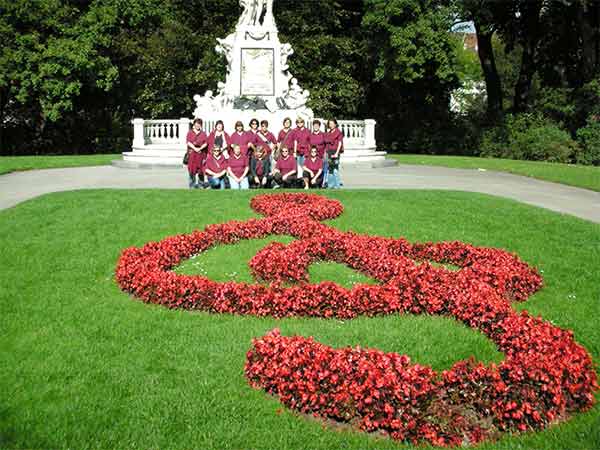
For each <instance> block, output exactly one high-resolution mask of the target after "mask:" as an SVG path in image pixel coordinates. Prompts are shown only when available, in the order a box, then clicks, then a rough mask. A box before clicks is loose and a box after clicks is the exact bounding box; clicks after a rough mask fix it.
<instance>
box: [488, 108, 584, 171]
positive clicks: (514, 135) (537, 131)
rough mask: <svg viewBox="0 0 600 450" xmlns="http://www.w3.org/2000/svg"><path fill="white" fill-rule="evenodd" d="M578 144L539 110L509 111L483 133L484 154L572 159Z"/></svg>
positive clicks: (564, 160)
mask: <svg viewBox="0 0 600 450" xmlns="http://www.w3.org/2000/svg"><path fill="white" fill-rule="evenodd" d="M577 150H578V146H577V143H576V142H575V141H573V139H572V138H571V136H570V134H569V133H568V132H567V131H565V130H563V129H561V128H560V127H559V126H558V125H556V124H554V123H553V122H551V121H549V120H548V119H546V118H544V117H543V116H541V115H539V114H527V113H524V114H517V115H508V116H507V117H506V120H505V122H504V123H502V124H501V125H499V126H497V127H494V128H492V129H490V130H488V131H486V132H485V133H484V136H483V139H482V144H481V156H486V157H490V156H493V157H500V158H510V159H523V160H531V161H548V162H562V163H565V162H569V161H570V159H571V157H572V156H573V155H574V154H575V153H576V152H577Z"/></svg>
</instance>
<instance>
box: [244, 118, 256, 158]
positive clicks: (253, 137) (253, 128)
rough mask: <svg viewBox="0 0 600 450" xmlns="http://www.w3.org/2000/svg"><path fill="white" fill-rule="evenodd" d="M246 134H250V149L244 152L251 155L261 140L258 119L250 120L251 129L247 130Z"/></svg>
mask: <svg viewBox="0 0 600 450" xmlns="http://www.w3.org/2000/svg"><path fill="white" fill-rule="evenodd" d="M246 134H247V135H248V151H247V152H246V153H244V154H245V155H246V156H248V157H250V155H251V154H252V153H254V150H255V149H256V146H257V145H258V143H259V141H260V139H259V138H258V119H251V120H250V129H249V130H248V131H246Z"/></svg>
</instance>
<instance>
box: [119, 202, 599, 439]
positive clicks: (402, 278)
mask: <svg viewBox="0 0 600 450" xmlns="http://www.w3.org/2000/svg"><path fill="white" fill-rule="evenodd" d="M251 206H252V208H254V209H255V210H256V211H257V212H259V213H262V214H264V215H266V216H267V217H265V218H263V219H250V220H248V221H246V222H233V221H232V222H228V223H224V224H215V225H210V226H208V227H206V228H205V230H204V231H195V232H193V233H191V234H189V235H180V236H172V237H169V238H166V239H164V240H163V241H161V242H152V243H148V244H146V245H145V246H143V247H141V248H129V249H125V250H124V251H123V252H122V254H121V257H120V259H119V262H118V264H117V269H116V278H117V281H118V283H119V285H120V286H121V289H123V290H125V291H127V292H130V293H132V294H133V295H134V296H136V297H138V298H140V299H142V300H144V301H146V302H152V303H158V304H162V305H164V306H167V307H169V308H183V309H190V310H193V309H200V310H205V311H211V312H216V313H232V314H248V315H257V316H267V315H269V316H274V317H287V316H308V317H325V318H329V317H337V318H341V319H349V318H353V317H356V316H358V315H367V316H375V315H384V314H395V313H403V312H409V313H413V314H418V313H427V314H438V315H445V316H451V317H454V318H455V319H456V320H458V321H461V322H463V323H464V324H465V325H467V326H469V327H472V328H475V329H478V330H480V331H481V332H482V333H484V334H485V335H487V336H488V337H489V338H490V339H491V340H492V341H494V342H495V343H496V345H497V346H498V348H499V349H500V350H501V351H503V352H504V353H505V355H506V359H505V360H504V361H503V362H502V363H501V364H500V365H499V366H496V365H493V364H492V365H490V366H485V365H483V364H481V363H476V362H475V361H472V360H469V361H460V362H457V363H456V364H455V365H454V366H453V367H452V368H451V369H450V370H447V371H444V372H443V373H441V374H438V373H436V372H435V371H433V370H432V369H431V368H429V367H426V366H420V365H418V364H411V363H410V359H409V358H408V357H407V356H406V355H398V354H396V353H383V352H381V351H378V350H368V349H361V348H354V349H353V348H344V349H332V348H330V347H327V346H325V345H322V344H320V343H318V342H315V341H314V340H313V339H312V338H308V339H307V338H304V337H300V336H292V337H286V336H281V335H280V333H279V331H278V330H273V331H272V332H270V333H268V334H267V335H265V336H263V337H262V338H260V339H255V340H254V342H253V344H252V348H251V349H250V350H249V351H248V354H247V359H246V365H245V374H246V377H247V378H248V381H249V383H250V384H251V386H253V387H255V388H262V389H264V390H265V391H266V392H269V393H271V394H273V395H277V396H278V397H279V399H280V400H281V402H282V403H283V404H285V405H287V406H288V407H290V408H294V409H297V410H299V411H302V412H305V413H312V414H315V415H318V416H321V417H328V418H332V419H335V420H339V421H344V422H351V423H356V424H358V425H359V426H360V427H361V428H362V429H364V430H367V431H375V430H379V431H385V432H388V433H390V436H391V437H392V438H394V439H399V440H407V441H412V442H418V441H422V440H425V441H428V442H430V443H431V444H433V445H439V446H448V445H461V444H462V443H463V442H465V441H466V442H468V443H471V444H473V443H477V442H480V441H482V440H484V439H486V438H488V437H490V436H495V434H496V433H495V430H496V429H503V430H510V431H513V432H514V431H525V430H527V429H540V428H543V427H545V426H547V425H548V424H549V423H551V422H553V421H554V420H555V419H556V418H564V417H566V416H567V415H568V414H570V413H573V412H576V411H581V410H585V409H588V408H590V407H591V406H592V405H593V404H594V396H593V393H594V392H595V391H596V390H597V389H598V384H597V380H596V373H595V371H594V368H593V363H592V360H591V358H590V355H589V354H588V353H587V351H586V350H585V349H584V348H583V347H582V346H580V345H579V344H577V343H576V342H575V341H574V339H573V334H572V333H571V332H570V331H566V330H562V329H560V328H558V327H555V326H554V325H552V324H550V323H547V322H544V321H543V320H542V319H541V318H535V317H532V316H530V315H529V314H528V313H527V312H521V313H517V312H516V311H515V310H513V309H512V308H511V305H510V303H511V301H514V300H525V299H526V298H527V297H528V296H529V295H531V294H532V293H534V292H536V291H537V290H538V289H540V287H541V285H542V279H541V277H540V276H539V274H538V273H537V272H536V271H535V269H532V268H531V267H529V266H528V265H527V264H525V263H524V262H523V261H521V260H520V259H519V258H518V257H517V256H516V255H512V254H510V253H507V252H505V251H503V250H500V249H493V248H481V247H473V246H471V245H469V244H464V243H462V242H441V243H435V244H434V243H414V244H410V243H409V242H408V241H406V240H405V239H391V238H383V237H372V236H365V235H359V234H355V233H352V232H347V233H344V232H341V231H339V230H336V229H334V228H331V227H329V226H327V225H325V224H322V223H319V222H318V221H320V220H324V219H332V218H335V217H337V216H339V215H340V214H341V213H342V211H343V207H342V205H341V203H339V202H338V201H336V200H331V199H326V198H324V197H319V196H316V195H311V194H308V195H307V194H287V193H286V194H278V195H259V196H256V197H254V198H253V199H252V201H251ZM270 234H287V235H292V236H294V237H295V238H296V239H297V240H296V241H293V242H292V243H290V244H288V245H283V244H279V243H273V244H270V245H268V246H266V247H265V248H263V249H262V250H261V251H260V252H258V253H257V254H256V255H255V256H254V258H252V260H251V261H250V268H251V270H252V273H253V274H254V275H255V277H256V278H258V279H262V280H265V281H268V282H271V284H270V285H269V286H268V287H266V286H263V285H260V284H246V283H235V282H228V283H218V282H215V281H212V280H209V279H207V278H205V277H201V276H184V275H177V274H175V273H173V272H171V269H172V268H173V267H174V266H176V265H177V264H179V263H180V262H181V261H182V260H184V259H186V258H189V257H190V256H192V255H194V254H197V253H200V252H203V251H205V250H207V249H208V248H210V247H212V246H214V245H218V244H229V243H234V242H237V241H239V240H240V239H251V238H260V237H265V236H267V235H270ZM319 260H330V261H335V262H338V263H342V264H346V265H347V266H349V267H351V268H353V269H355V270H358V271H360V272H363V273H364V274H366V275H368V276H370V277H372V278H374V279H376V280H378V281H379V282H380V284H379V285H356V286H354V287H353V288H352V289H350V290H348V289H345V288H343V287H341V286H339V285H337V284H336V283H333V282H323V283H319V284H309V283H308V267H309V266H310V264H312V263H313V262H315V261H319ZM415 261H421V262H423V263H422V264H418V265H417V264H416V263H415ZM427 261H434V262H437V263H449V264H453V265H456V266H459V267H460V270H458V271H457V272H452V271H449V270H446V269H444V268H440V267H434V266H432V265H431V264H429V263H428V262H427ZM286 282H296V283H299V284H297V285H295V286H286V284H285V283H286Z"/></svg>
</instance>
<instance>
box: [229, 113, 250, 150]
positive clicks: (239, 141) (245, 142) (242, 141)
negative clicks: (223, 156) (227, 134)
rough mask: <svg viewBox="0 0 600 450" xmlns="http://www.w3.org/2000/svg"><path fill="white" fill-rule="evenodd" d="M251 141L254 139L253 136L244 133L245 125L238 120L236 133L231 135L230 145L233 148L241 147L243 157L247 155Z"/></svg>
mask: <svg viewBox="0 0 600 450" xmlns="http://www.w3.org/2000/svg"><path fill="white" fill-rule="evenodd" d="M250 133H251V132H250ZM250 139H252V134H249V132H246V131H244V124H243V123H242V121H241V120H238V121H237V122H236V123H235V131H234V132H233V133H232V134H231V138H230V142H229V144H230V145H231V146H233V145H239V146H240V151H241V152H242V155H247V154H248V148H249V143H250Z"/></svg>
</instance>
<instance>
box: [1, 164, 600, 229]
mask: <svg viewBox="0 0 600 450" xmlns="http://www.w3.org/2000/svg"><path fill="white" fill-rule="evenodd" d="M343 178H344V184H345V186H344V188H345V189H372V188H382V189H449V190H457V191H470V192H482V193H485V194H492V195H497V196H500V197H506V198H511V199H514V200H518V201H521V202H523V203H527V204H530V205H535V206H541V207H543V208H547V209H550V210H553V211H558V212H562V213H567V214H571V215H574V216H577V217H580V218H582V219H586V220H589V221H592V222H596V223H600V193H599V192H593V191H588V190H586V189H580V188H574V187H570V186H565V185H561V184H556V183H550V182H547V181H540V180H535V179H533V178H527V177H522V176H518V175H511V174H508V173H502V172H492V171H478V170H469V169H449V168H445V167H430V166H416V165H399V166H395V167H385V168H377V169H373V168H370V167H359V166H347V167H344V168H343ZM96 188H123V189H130V188H133V189H137V188H163V189H182V188H183V189H185V188H187V175H186V172H185V169H183V168H182V169H122V168H118V167H114V166H98V167H78V168H69V169H47V170H35V171H27V172H14V173H10V174H7V175H2V176H0V209H5V208H9V207H11V206H14V205H16V204H18V203H20V202H23V201H25V200H28V199H30V198H34V197H37V196H39V195H42V194H46V193H49V192H57V191H70V190H74V189H96Z"/></svg>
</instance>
